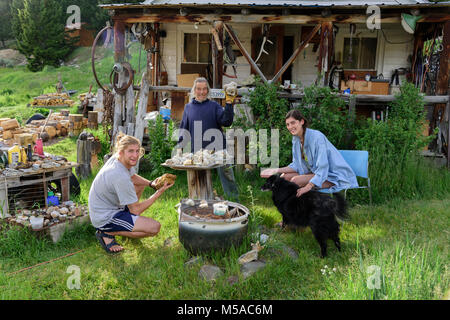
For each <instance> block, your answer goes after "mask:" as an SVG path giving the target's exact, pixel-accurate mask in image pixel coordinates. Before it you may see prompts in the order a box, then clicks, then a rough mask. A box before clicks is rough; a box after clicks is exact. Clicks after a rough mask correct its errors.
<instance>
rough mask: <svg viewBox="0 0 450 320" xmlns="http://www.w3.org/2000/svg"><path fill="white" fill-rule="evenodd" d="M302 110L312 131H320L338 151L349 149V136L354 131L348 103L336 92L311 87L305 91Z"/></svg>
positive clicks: (327, 88) (325, 88)
mask: <svg viewBox="0 0 450 320" xmlns="http://www.w3.org/2000/svg"><path fill="white" fill-rule="evenodd" d="M304 93H305V97H304V98H303V100H302V102H301V107H300V110H301V111H302V114H303V115H304V116H305V117H306V118H307V119H308V120H309V127H310V128H311V129H315V130H319V131H320V132H322V133H323V134H324V135H325V136H326V137H327V138H328V140H330V142H331V143H332V144H333V145H334V146H335V147H336V148H338V149H347V148H348V144H349V142H348V141H347V139H346V138H347V134H348V133H350V132H351V131H352V128H351V124H352V122H350V121H348V111H347V107H346V102H345V101H344V100H342V99H341V98H340V97H339V96H337V95H336V93H338V92H337V91H336V90H332V89H330V88H329V87H319V86H316V85H311V86H309V87H306V88H305V89H304Z"/></svg>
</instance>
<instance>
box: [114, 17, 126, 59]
mask: <svg viewBox="0 0 450 320" xmlns="http://www.w3.org/2000/svg"><path fill="white" fill-rule="evenodd" d="M114 61H116V62H123V61H125V23H124V22H123V21H122V20H115V22H114Z"/></svg>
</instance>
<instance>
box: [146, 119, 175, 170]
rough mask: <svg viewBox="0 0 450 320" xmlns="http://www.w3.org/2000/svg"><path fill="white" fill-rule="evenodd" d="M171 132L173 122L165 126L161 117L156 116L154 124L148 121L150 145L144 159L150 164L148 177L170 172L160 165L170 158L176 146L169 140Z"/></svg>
mask: <svg viewBox="0 0 450 320" xmlns="http://www.w3.org/2000/svg"><path fill="white" fill-rule="evenodd" d="M166 126H167V129H166ZM173 131H174V127H173V121H172V120H170V121H169V122H168V123H167V125H166V124H165V123H164V121H163V118H162V116H161V115H158V116H157V118H156V121H155V122H150V121H149V124H148V136H149V137H150V143H151V145H150V152H149V153H148V154H146V155H145V156H144V158H145V160H148V161H149V163H150V167H151V169H150V170H151V171H150V176H159V175H161V174H163V173H166V172H168V171H170V169H169V170H167V168H165V167H162V166H161V163H163V162H165V161H166V160H167V159H169V158H171V156H172V150H173V148H174V147H175V145H176V141H172V140H171V137H172V134H173Z"/></svg>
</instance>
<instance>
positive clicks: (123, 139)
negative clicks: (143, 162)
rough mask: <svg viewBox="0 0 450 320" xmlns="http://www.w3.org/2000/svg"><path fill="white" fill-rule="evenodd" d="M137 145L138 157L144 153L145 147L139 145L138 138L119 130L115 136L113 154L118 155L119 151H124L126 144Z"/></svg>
mask: <svg viewBox="0 0 450 320" xmlns="http://www.w3.org/2000/svg"><path fill="white" fill-rule="evenodd" d="M131 145H138V146H139V147H140V155H139V159H140V158H142V156H143V155H144V154H145V149H144V148H142V147H141V142H140V141H139V139H137V138H135V137H133V136H129V135H126V134H125V133H123V132H119V133H118V134H117V137H116V144H115V145H114V154H115V155H116V156H117V157H119V152H120V151H124V150H125V149H126V148H128V146H131Z"/></svg>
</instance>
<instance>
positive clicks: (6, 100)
mask: <svg viewBox="0 0 450 320" xmlns="http://www.w3.org/2000/svg"><path fill="white" fill-rule="evenodd" d="M139 50H140V46H139V44H137V43H133V44H132V46H131V47H130V54H131V56H132V59H131V61H130V63H131V65H132V66H133V68H134V69H135V70H136V76H135V80H134V83H135V84H138V83H140V81H141V75H139V74H138V70H139ZM96 57H98V59H97V58H96V72H97V75H98V77H99V79H100V81H101V83H102V84H103V85H105V86H107V85H108V84H109V75H110V73H111V70H112V67H113V65H114V57H113V52H112V49H110V48H108V49H103V48H99V49H98V50H97V54H96ZM145 59H146V55H145V54H142V55H141V64H140V66H141V73H142V71H143V69H144V67H145ZM69 62H71V65H70V66H69V65H65V66H61V67H59V68H54V67H50V66H46V67H45V68H44V69H43V70H42V71H40V72H30V71H29V70H28V69H27V68H26V66H16V67H13V68H0V117H11V118H12V117H17V118H18V120H20V121H26V119H28V118H29V117H30V116H31V115H33V114H34V113H35V110H33V108H31V107H27V104H28V103H31V101H32V100H33V97H36V96H39V95H41V94H43V93H50V92H56V89H55V86H56V84H57V83H58V74H60V75H61V79H62V81H63V84H64V86H65V88H66V89H67V90H77V91H78V92H77V93H76V94H75V95H74V96H72V99H74V100H75V101H76V102H78V101H79V100H78V98H77V97H78V95H79V94H81V93H85V92H88V91H89V86H90V85H92V91H93V92H94V93H96V92H97V89H98V85H97V83H96V81H95V79H94V76H93V74H92V67H91V48H83V47H81V48H77V49H76V50H75V51H74V52H73V53H72V54H71V55H70V56H69V57H68V59H67V62H66V64H67V63H69ZM77 105H78V103H77ZM75 111H76V108H73V110H72V111H71V112H75Z"/></svg>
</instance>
